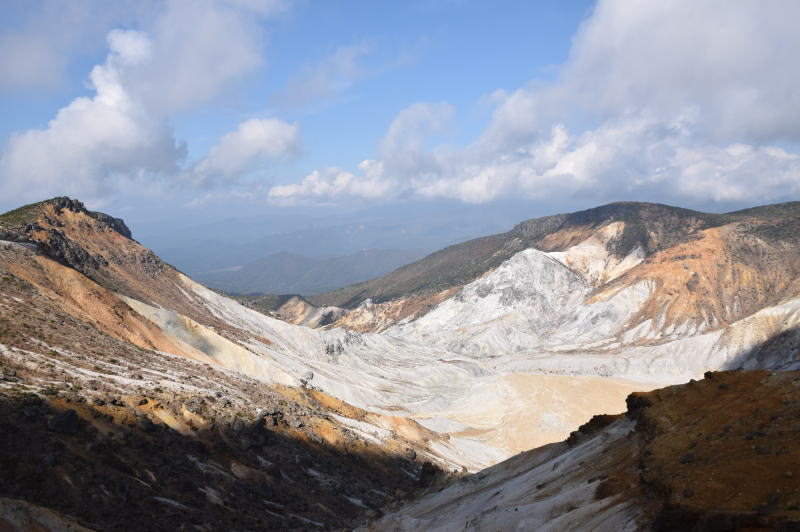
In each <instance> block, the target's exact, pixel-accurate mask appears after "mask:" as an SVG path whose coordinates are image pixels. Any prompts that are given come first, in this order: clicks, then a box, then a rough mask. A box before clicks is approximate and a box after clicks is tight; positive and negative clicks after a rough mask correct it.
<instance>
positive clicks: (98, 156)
mask: <svg viewBox="0 0 800 532" xmlns="http://www.w3.org/2000/svg"><path fill="white" fill-rule="evenodd" d="M162 6H163V9H161V10H160V11H158V12H156V13H155V14H154V15H153V16H152V17H150V20H149V22H146V23H143V24H142V26H143V29H142V30H141V31H137V30H119V29H116V30H112V31H110V32H109V33H108V35H107V44H108V49H109V52H108V56H107V58H106V60H105V62H104V63H103V64H102V65H97V66H95V67H94V68H93V69H92V71H91V74H90V76H89V85H90V88H91V90H92V91H93V95H91V96H89V97H80V98H76V99H75V100H73V101H72V102H71V103H70V104H68V105H67V106H66V107H64V108H62V109H61V110H59V111H58V113H57V115H56V116H55V118H53V120H51V121H50V122H49V124H48V125H47V127H46V128H45V129H32V130H28V131H24V132H18V133H15V134H13V135H12V136H11V137H10V139H9V140H8V142H7V143H6V145H5V146H4V148H3V152H2V158H1V159H0V184H1V185H2V186H3V187H4V190H6V191H8V194H9V195H12V194H13V195H15V196H17V197H19V198H20V199H23V198H24V199H34V198H40V197H41V196H43V195H48V194H64V193H68V194H72V195H80V196H93V195H102V194H104V193H106V192H107V191H109V190H110V189H112V188H114V187H118V186H120V183H121V182H122V181H124V180H141V179H145V178H154V179H149V182H150V183H152V184H155V183H156V181H158V180H161V179H163V178H165V177H167V178H169V177H171V176H176V175H178V174H179V173H180V167H181V166H182V165H183V161H184V158H185V155H186V149H185V147H184V146H183V145H181V144H180V143H179V142H177V141H176V140H175V138H174V136H173V133H172V130H171V128H170V126H169V120H170V117H171V116H172V115H173V114H174V113H176V112H179V111H182V110H185V109H189V108H192V107H194V106H197V105H198V104H201V103H203V102H207V101H209V100H210V99H211V98H213V97H215V96H216V95H218V94H219V93H220V92H222V91H223V90H225V89H226V88H227V87H229V86H230V85H231V84H233V83H235V82H236V81H237V80H240V79H241V78H242V77H243V76H245V75H247V74H248V73H250V72H253V71H254V70H255V69H256V68H257V67H259V65H261V64H262V62H263V57H262V56H263V48H264V43H263V40H264V39H263V27H262V22H263V21H262V18H261V17H263V16H264V15H266V14H272V13H275V12H279V11H280V10H282V9H285V6H286V2H282V1H277V0H266V1H265V0H228V1H227V2H223V1H211V0H207V1H194V2H189V1H182V0H170V1H167V2H165V3H164V4H163V5H162ZM284 126H285V127H284ZM296 134H297V132H296V126H289V125H287V124H283V125H282V123H277V122H274V121H269V120H266V121H260V120H255V121H248V122H245V123H243V124H242V125H241V126H240V128H239V129H238V130H237V131H236V132H234V133H231V134H230V135H228V136H227V137H225V138H223V139H222V140H221V141H220V144H219V145H218V146H217V147H215V148H214V150H213V151H212V153H210V154H209V155H208V157H207V158H206V159H205V160H204V161H202V162H201V163H200V165H202V168H200V167H199V166H198V167H196V169H198V171H199V172H200V173H199V174H198V176H199V177H200V179H199V181H201V182H204V181H207V180H210V179H212V178H214V177H217V176H222V177H229V176H230V175H231V173H232V172H234V171H236V169H237V168H245V167H247V165H248V164H250V163H251V162H252V161H253V160H255V159H257V158H258V156H260V155H262V154H266V155H269V154H271V153H275V152H276V150H277V151H281V150H284V151H285V150H287V149H289V147H290V146H289V144H296V142H297V139H296ZM237 140H241V141H243V142H244V144H243V145H242V146H235V145H234V144H235V142H236V141H237ZM267 142H269V143H270V144H269V145H266V144H265V143H267ZM237 157H240V158H241V160H237ZM212 174H213V175H212Z"/></svg>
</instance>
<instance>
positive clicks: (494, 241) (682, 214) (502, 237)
mask: <svg viewBox="0 0 800 532" xmlns="http://www.w3.org/2000/svg"><path fill="white" fill-rule="evenodd" d="M724 220H725V217H724V216H720V215H714V214H705V213H701V212H696V211H690V210H687V209H680V208H677V207H669V206H666V205H657V204H646V203H612V204H609V205H605V206H602V207H597V208H594V209H589V210H586V211H581V212H576V213H571V214H556V215H553V216H546V217H544V218H536V219H532V220H527V221H525V222H522V223H520V224H518V225H517V226H516V227H514V228H513V229H512V230H511V231H509V232H507V233H502V234H499V235H493V236H487V237H482V238H476V239H474V240H470V241H467V242H464V243H461V244H456V245H454V246H450V247H448V248H446V249H443V250H441V251H438V252H436V253H433V254H431V255H429V256H427V257H425V258H424V259H422V260H419V261H417V262H415V263H412V264H408V265H406V266H403V267H402V268H399V269H398V270H396V271H394V272H391V273H390V274H388V275H386V276H384V277H381V278H378V279H373V280H370V281H366V282H364V283H359V284H356V285H354V286H350V287H345V288H343V289H341V290H336V291H334V292H332V293H330V294H322V295H319V296H316V297H315V298H313V299H312V302H313V303H315V304H320V305H325V306H340V307H348V308H350V307H354V306H357V305H358V304H360V303H361V302H362V301H364V300H365V299H372V300H373V302H376V303H379V302H382V301H386V300H391V299H395V298H398V297H407V296H409V295H415V294H417V293H427V292H435V291H439V290H445V289H448V288H452V287H455V286H460V285H463V284H466V283H468V282H470V281H472V280H474V279H476V278H477V277H479V276H481V275H483V274H484V273H485V272H486V271H489V270H491V269H492V268H494V267H496V266H498V265H500V264H501V263H503V262H504V261H506V260H507V259H509V258H511V257H512V256H513V255H514V254H516V253H518V252H519V251H522V250H524V249H527V248H529V247H535V248H537V249H542V250H544V251H558V250H563V249H566V248H567V247H570V246H572V245H575V244H578V243H580V242H581V241H583V240H585V238H586V237H587V236H588V234H590V233H591V232H592V231H593V230H594V229H597V228H599V227H601V226H603V225H605V224H609V223H614V222H623V224H624V226H623V231H622V233H621V234H620V235H616V238H615V239H614V242H613V245H612V247H611V250H610V251H611V252H612V254H613V255H615V256H617V257H624V256H625V255H627V254H628V253H630V252H631V251H632V250H634V249H635V248H637V247H639V248H641V249H642V250H643V252H644V253H645V256H647V255H649V254H652V253H654V252H655V251H657V250H659V249H664V248H666V247H670V246H672V245H674V244H676V243H678V242H680V241H682V240H684V239H686V238H688V237H689V235H690V234H691V233H693V232H694V231H697V230H698V229H703V228H707V227H713V226H716V225H721V224H722V223H724Z"/></svg>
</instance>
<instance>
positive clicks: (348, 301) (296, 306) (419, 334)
mask: <svg viewBox="0 0 800 532" xmlns="http://www.w3.org/2000/svg"><path fill="white" fill-rule="evenodd" d="M799 220H800V203H790V204H780V205H773V206H767V207H761V208H754V209H749V210H746V211H739V212H733V213H728V214H708V213H701V212H696V211H690V210H686V209H680V208H676V207H670V206H665V205H658V204H648V203H615V204H609V205H605V206H602V207H597V208H595V209H590V210H587V211H580V212H575V213H565V214H557V215H553V216H548V217H544V218H538V219H532V220H528V221H524V222H521V223H520V224H518V225H517V226H516V227H515V228H514V229H512V230H511V231H509V232H507V233H502V234H498V235H493V236H488V237H483V238H479V239H475V240H471V241H467V242H465V243H462V244H457V245H455V246H451V247H448V248H445V249H443V250H441V251H439V252H436V253H433V254H431V255H429V256H427V257H425V258H423V259H421V260H419V261H416V262H413V263H410V264H408V265H405V266H402V267H401V268H399V269H397V270H394V271H393V272H391V273H389V274H387V275H386V276H383V277H379V278H377V279H372V280H369V281H365V282H360V283H357V284H355V285H351V286H347V287H344V288H340V289H337V290H335V291H333V292H330V293H326V294H320V295H317V296H313V297H307V298H305V299H302V298H298V297H289V296H287V297H277V296H263V297H249V298H245V299H242V300H241V301H237V300H234V299H232V298H230V297H227V296H225V295H223V294H221V293H219V292H216V291H214V290H211V289H209V288H207V287H205V286H203V285H202V284H199V283H198V282H196V281H194V280H193V279H191V278H189V277H188V276H186V275H184V274H183V273H182V272H180V271H178V270H177V269H175V268H174V267H172V266H170V265H169V264H167V263H165V262H163V261H162V260H161V259H160V258H159V257H158V256H156V255H155V254H154V253H153V252H152V251H150V250H148V249H147V248H145V247H143V246H142V245H141V244H139V243H138V242H137V241H136V240H134V239H133V236H134V235H132V234H131V232H130V230H129V229H128V228H127V226H126V225H125V223H124V222H123V221H122V220H121V219H118V218H113V217H112V216H109V215H106V214H102V213H97V212H92V211H89V210H87V209H86V208H85V206H84V205H83V204H82V203H81V202H79V201H77V200H73V199H69V198H65V197H59V198H54V199H52V200H47V201H44V202H40V203H36V204H32V205H28V206H25V207H22V208H20V209H17V210H14V211H11V212H9V213H6V214H4V215H1V216H0V279H2V284H0V363H2V365H3V368H2V371H3V374H2V375H3V380H2V382H0V393H1V394H2V402H3V405H2V408H3V411H2V412H0V416H2V418H1V419H0V425H2V427H3V430H4V432H5V433H6V434H16V436H15V437H14V438H13V439H9V438H4V444H3V445H4V447H3V448H2V449H0V450H1V451H2V452H1V453H0V456H2V459H3V460H4V462H3V468H4V470H6V471H10V472H11V473H10V476H7V477H6V478H7V479H8V480H7V481H5V482H4V483H3V484H0V489H1V490H2V491H0V524H4V525H5V523H10V524H9V525H8V526H10V527H12V528H11V529H12V530H16V529H19V530H24V529H25V528H26V525H25V523H38V526H41V527H44V529H48V526H50V525H47V524H46V523H48V522H51V521H52V520H53V519H55V520H56V521H55V522H59V523H61V524H60V525H58V526H61V527H62V528H64V527H67V525H69V526H71V527H73V529H75V530H78V529H79V528H77V527H79V526H82V527H86V528H89V529H110V528H120V529H125V527H126V525H125V522H124V516H125V515H127V513H128V512H131V511H135V512H137V513H138V514H141V515H143V516H147V519H148V520H152V521H151V523H152V525H151V526H152V529H164V528H174V527H178V526H179V525H180V526H183V527H184V528H185V529H191V527H195V529H197V528H198V527H199V528H200V529H203V527H207V528H208V527H210V529H216V528H215V527H217V526H218V524H219V523H221V522H235V523H237V526H239V527H240V528H241V529H259V528H264V529H349V528H355V527H358V526H364V527H372V529H374V530H383V529H390V530H393V529H397V530H418V529H431V530H441V529H448V527H450V526H451V525H452V527H454V529H463V528H464V526H465V524H466V525H467V528H469V527H470V526H471V527H472V528H473V529H478V530H480V529H483V528H485V527H487V526H489V523H507V524H508V526H511V523H512V522H514V523H520V525H518V526H523V527H525V526H528V527H534V528H539V529H547V528H548V527H549V529H554V530H564V529H571V528H574V527H578V526H579V525H580V526H582V527H586V528H587V529H588V528H594V529H605V530H610V529H631V530H638V529H641V528H642V527H643V526H644V525H643V523H666V524H665V525H664V526H665V527H666V528H662V529H664V530H667V529H670V528H669V526H673V525H674V524H675V523H682V522H683V521H680V520H681V519H684V520H686V521H685V522H686V523H690V524H691V526H694V524H696V523H701V524H702V523H708V522H710V521H709V520H710V519H717V517H715V515H717V514H719V515H722V517H719V518H718V519H722V520H728V521H725V522H726V523H727V522H731V523H734V524H736V523H738V524H741V526H751V524H752V523H756V524H757V522H761V521H758V519H762V518H763V519H762V520H765V521H764V522H765V523H768V525H769V526H773V525H774V526H775V527H778V526H784V524H785V523H790V524H791V523H796V522H797V521H798V519H800V513H798V509H797V496H796V495H794V493H795V492H796V491H797V490H798V488H800V484H798V480H797V479H798V478H800V476H798V475H800V471H797V472H792V476H789V477H783V476H781V477H780V479H782V480H780V483H781V484H780V486H781V488H780V489H781V493H782V495H781V496H780V497H778V498H777V499H776V498H775V496H774V490H772V491H769V492H763V493H762V492H761V491H758V490H759V489H761V488H758V489H756V488H755V487H754V488H753V489H752V490H751V491H752V492H751V491H747V492H746V494H744V495H742V496H741V497H740V498H739V499H736V498H735V497H734V501H733V502H732V503H731V504H730V505H729V506H725V507H720V508H717V506H719V505H716V504H715V501H719V500H722V499H726V498H727V497H728V495H727V494H719V495H713V493H715V492H713V490H714V489H718V488H719V489H722V488H721V487H719V486H717V485H716V484H707V483H706V481H707V478H706V477H705V476H703V475H704V473H702V470H699V469H698V470H697V471H700V472H695V470H692V472H691V473H692V474H689V475H688V476H685V482H684V484H685V486H684V485H683V484H681V485H680V486H678V485H675V486H673V485H671V484H669V482H671V481H670V480H669V479H670V478H672V477H673V476H674V475H673V473H672V472H671V471H672V470H671V469H670V468H671V467H672V466H673V464H674V459H675V458H674V455H675V453H678V452H679V451H680V452H683V453H684V454H687V453H689V454H693V455H695V454H696V455H697V456H698V457H699V456H702V455H701V450H702V451H703V452H704V453H705V452H708V453H709V454H708V456H709V458H708V460H709V461H708V462H707V466H704V467H708V468H711V470H714V471H717V469H718V468H722V467H723V466H722V465H721V463H719V462H717V461H716V460H717V459H716V458H713V456H712V455H713V454H714V453H716V452H717V451H713V452H712V449H716V448H715V447H713V445H718V444H717V443H715V442H717V441H718V440H720V441H727V440H726V438H729V437H730V438H733V435H736V438H738V439H735V442H736V443H735V444H731V445H730V446H728V447H726V448H728V449H729V451H730V452H731V453H740V454H741V453H749V452H750V451H752V450H753V449H750V443H743V442H750V441H752V440H753V438H751V439H747V435H748V434H749V433H751V432H754V431H755V432H760V433H763V434H764V436H758V438H766V439H764V440H763V441H764V442H765V443H753V445H763V448H764V449H766V450H767V451H769V453H772V454H775V453H777V452H779V451H781V449H785V451H781V454H779V455H777V456H780V457H782V458H780V459H779V460H777V461H776V462H775V465H774V467H775V468H776V469H775V471H777V470H778V468H780V469H782V471H780V475H783V474H784V473H785V472H786V471H791V468H790V465H789V464H790V463H791V460H795V462H794V463H800V462H798V461H797V460H800V455H798V454H797V453H798V452H800V449H798V447H797V444H796V441H797V439H796V438H793V437H792V436H793V435H795V434H797V431H798V430H800V426H798V424H797V416H796V412H795V410H796V408H797V407H796V405H797V404H800V403H798V392H799V391H800V387H798V385H797V382H798V377H797V370H800V332H798V331H800V260H798V259H800V256H799V255H800V245H799V244H800V242H799V241H798V239H800V221H799ZM734 370H739V371H734ZM719 372H721V373H719ZM674 385H678V386H674ZM723 386H725V387H724V388H723ZM693 390H697V393H695V391H693ZM732 390H738V392H737V393H736V394H735V393H734V392H733V391H732ZM645 392H646V393H645ZM762 392H763V393H762ZM693 394H695V395H693ZM777 398H782V399H781V400H780V401H778V399H777ZM750 399H752V401H751V402H752V405H751V404H750V402H748V401H750ZM626 400H627V403H626ZM637 401H638V402H637ZM735 401H744V403H743V406H742V407H741V408H739V410H736V412H737V413H736V415H739V413H738V412H740V411H741V412H745V411H747V412H749V411H750V410H752V409H756V410H754V411H753V412H751V413H749V414H747V415H749V416H751V417H752V419H749V421H748V420H745V417H746V416H745V414H743V413H742V414H741V416H744V417H741V416H740V417H741V420H745V421H747V422H746V423H745V422H744V421H742V423H741V425H742V427H744V426H745V425H746V426H748V427H750V426H751V425H752V426H753V427H752V428H751V429H748V431H747V432H742V434H739V432H741V431H743V430H744V429H743V428H741V429H740V427H739V426H738V425H736V423H738V422H739V421H740V418H738V417H737V418H736V419H734V418H731V419H729V420H727V421H725V420H724V419H722V418H721V417H719V415H717V414H715V412H717V413H718V412H720V411H723V410H724V408H723V405H725V404H730V403H731V402H735ZM781 401H782V402H781ZM745 403H746V404H745ZM762 403H763V405H762ZM720 409H722V410H720ZM626 410H627V414H626V415H621V414H622V413H623V412H626ZM662 410H663V411H662ZM725 415H728V414H725ZM730 415H733V414H730ZM593 416H600V417H598V418H594V420H593V421H591V422H589V423H588V426H587V425H586V423H587V421H589V420H590V419H592V417H593ZM604 416H605V417H604ZM691 416H696V419H694V421H691V422H690V421H689V419H690V418H691ZM765 416H766V417H765ZM769 416H773V417H774V416H777V417H774V419H772V417H769ZM665 419H669V420H672V421H670V422H669V423H667V422H665V421H664V420H665ZM595 420H597V421H595ZM665 423H666V424H665ZM762 423H763V424H764V427H766V428H764V427H761V425H760V424H762ZM717 424H720V426H719V427H717ZM706 425H708V427H706ZM712 425H713V426H712ZM727 425H731V426H732V427H735V428H732V429H728V430H727V431H725V429H724V426H727ZM581 426H583V427H584V428H582V429H580V430H579V427H581ZM697 426H703V427H704V428H703V429H702V431H701V432H702V433H703V434H702V435H703V437H705V436H713V435H714V434H717V433H718V432H720V431H721V432H722V434H723V436H719V437H717V436H713V437H712V438H711V439H698V440H697V441H694V440H691V438H690V436H689V435H690V433H692V431H694V430H695V429H694V428H692V427H697ZM54 427H55V428H54ZM64 427H67V428H66V429H64V430H62V429H63V428H64ZM670 427H671V428H670ZM759 427H761V428H759ZM576 431H577V432H576ZM712 433H713V434H712ZM729 433H730V434H729ZM739 436H741V438H739ZM568 438H569V439H568ZM697 438H700V437H699V435H698V436H697V437H696V438H695V439H697ZM754 438H755V437H754ZM565 440H566V442H565ZM690 440H691V441H690ZM731 441H733V440H731ZM759 441H761V440H759ZM559 442H560V443H559ZM708 442H712V443H708ZM766 442H768V443H769V445H766ZM693 443H694V444H695V447H696V448H697V449H698V451H696V452H692V451H689V450H686V449H694V448H695V447H689V446H690V445H692V444H693ZM719 445H722V444H719ZM726 445H727V444H726ZM708 446H712V447H708ZM684 447H686V449H684ZM773 447H774V449H773ZM165 449H168V450H169V451H168V452H167V451H165ZM648 449H649V451H650V453H651V454H647V451H648ZM676 449H677V450H676ZM165 453H166V454H165ZM755 454H756V455H758V456H762V455H764V453H760V452H756V453H755ZM681 456H683V455H681ZM736 456H739V454H736ZM742 456H744V455H743V454H742ZM20 457H22V458H20ZM156 457H158V458H156ZM747 457H748V458H747V459H746V460H744V461H743V462H742V464H743V465H742V469H741V470H737V473H736V475H739V476H738V477H736V478H744V477H745V476H746V475H748V474H751V473H752V472H753V471H757V470H760V468H763V467H764V464H763V463H761V462H758V460H757V459H753V460H751V459H750V455H749V454H748V455H747ZM154 460H160V462H158V463H155V462H154ZM677 460H678V461H679V462H680V460H681V458H680V457H678V458H677ZM650 461H652V465H648V463H649V462H650ZM704 463H705V462H704ZM36 464H40V465H36ZM582 464H591V467H581V466H582ZM698 464H699V462H698ZM770 464H772V462H770ZM769 467H770V468H771V467H772V465H770V466H769ZM159 468H166V471H169V472H170V474H169V479H165V478H162V477H161V476H160V475H159V470H158V469H159ZM558 468H563V469H560V473H559V474H558V475H557V477H556V476H555V475H553V474H552V472H553V471H555V470H556V469H558ZM770 470H771V469H770ZM648 471H649V473H648ZM89 472H91V473H89ZM676 474H677V473H676ZM682 474H683V473H681V475H682ZM776 474H777V473H776ZM678 477H680V478H684V477H681V476H680V475H678ZM776 478H777V477H776ZM601 481H602V482H601ZM42 483H46V484H47V485H48V486H50V488H49V489H51V491H50V492H39V491H38V490H37V486H40V485H42ZM540 484H541V485H542V487H541V488H539V487H537V488H536V489H535V490H534V489H531V486H538V485H540ZM773 484H774V483H773ZM784 484H785V485H784ZM775 485H777V484H775ZM120 486H127V487H120ZM544 486H549V487H548V488H547V489H545V488H544ZM687 486H688V487H687ZM495 488H497V490H499V491H498V494H494V491H492V493H491V494H490V493H489V491H491V490H495ZM595 488H597V489H595ZM440 489H441V491H439V490H440ZM687 489H690V490H693V493H697V494H698V496H697V497H694V496H692V497H684V498H688V499H692V500H691V501H688V502H687V501H684V500H683V499H681V496H679V495H676V493H684V491H685V490H687ZM775 489H777V488H775ZM426 490H427V492H426ZM497 490H495V491H497ZM681 490H683V491H681ZM701 492H702V493H711V494H712V495H708V497H700V493H701ZM494 497H497V499H496V501H497V502H493V500H494V499H493V498H494ZM773 499H775V500H774V501H773ZM51 500H57V501H59V502H58V503H57V504H55V505H53V503H51ZM467 500H470V501H472V502H470V503H469V504H465V502H464V501H467ZM726 500H727V499H726ZM770 501H772V502H770ZM100 503H102V504H104V505H111V506H112V507H113V508H117V510H114V511H108V512H106V513H103V512H100V511H99V510H95V509H94V508H92V505H96V504H100ZM759 506H764V507H765V510H764V511H761V510H756V509H754V508H756V507H759ZM512 508H513V510H512ZM342 509H344V510H342ZM52 511H55V515H54V514H53V513H52ZM511 512H513V514H512V513H511ZM670 512H672V513H670ZM675 512H677V513H675ZM715 512H716V513H715ZM384 513H388V515H387V516H386V517H382V516H383V514H384ZM712 514H713V515H712ZM751 514H752V515H751ZM187 515H188V516H191V517H190V518H186V517H181V516H187ZM26 519H27V520H28V521H25V520H26ZM182 519H183V520H182ZM381 519H383V520H381ZM48 520H50V521H48ZM227 520H231V521H227ZM504 520H507V521H504ZM215 523H216V524H215ZM670 523H672V524H670ZM58 526H56V527H55V528H53V527H52V526H50V529H58ZM499 526H503V525H499ZM659 526H660V525H659ZM675 526H679V525H675ZM680 526H682V525H680ZM698 526H700V525H698ZM703 526H705V525H703ZM709 526H710V525H709ZM737 526H739V525H737ZM753 526H755V525H753ZM786 526H789V525H788V524H787V525H786ZM792 526H793V525H792ZM14 527H16V528H14ZM176 529H177V528H176ZM723 529H724V528H723ZM787 530H788V529H787Z"/></svg>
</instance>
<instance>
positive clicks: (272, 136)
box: [186, 118, 300, 185]
mask: <svg viewBox="0 0 800 532" xmlns="http://www.w3.org/2000/svg"><path fill="white" fill-rule="evenodd" d="M299 146H300V135H299V126H298V125H297V124H296V123H295V124H288V123H286V122H283V121H282V120H278V119H275V118H264V119H259V118H251V119H250V120H246V121H245V122H242V123H241V124H239V127H237V128H236V130H235V131H233V132H231V133H228V134H227V135H225V136H223V137H222V138H221V139H220V140H219V142H218V143H217V144H216V145H215V146H214V147H213V148H211V150H210V151H209V152H208V155H206V156H205V157H204V158H203V159H202V160H200V161H199V162H198V163H197V164H196V165H194V167H193V168H192V169H191V170H190V171H189V172H188V173H187V175H186V177H187V178H188V179H189V180H190V181H191V182H193V183H195V184H199V185H206V184H209V183H211V182H213V181H215V180H220V179H221V180H231V179H234V178H236V177H238V176H240V175H241V174H243V173H244V172H247V171H248V170H250V169H252V168H253V166H254V165H256V164H257V163H259V162H261V161H263V160H264V159H268V158H273V159H274V158H280V157H285V156H287V155H291V154H293V153H295V152H297V151H298V149H299Z"/></svg>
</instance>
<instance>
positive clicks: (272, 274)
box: [195, 249, 422, 295]
mask: <svg viewBox="0 0 800 532" xmlns="http://www.w3.org/2000/svg"><path fill="white" fill-rule="evenodd" d="M420 255H422V254H421V253H417V252H413V251H407V250H399V249H368V250H363V251H359V252H358V253H354V254H351V255H346V256H339V257H307V256H304V255H298V254H296V253H289V252H281V253H273V254H271V255H268V256H266V257H264V258H262V259H259V260H256V261H253V262H250V263H247V264H245V265H243V266H240V267H235V268H228V269H226V270H219V271H211V272H204V273H200V274H196V275H195V278H196V279H197V280H198V281H200V282H202V283H203V284H205V285H206V286H209V287H211V288H215V289H218V290H222V291H224V292H227V293H229V294H264V293H268V294H302V295H311V294H319V293H321V292H326V291H330V290H333V289H336V288H339V287H342V286H345V285H348V284H352V283H356V282H359V281H363V280H365V279H372V278H374V277H377V276H379V275H383V274H385V273H387V272H390V271H392V270H393V269H395V268H397V267H398V266H402V265H403V264H406V263H408V262H411V261H413V260H415V259H417V258H419V257H420Z"/></svg>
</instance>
